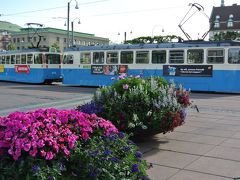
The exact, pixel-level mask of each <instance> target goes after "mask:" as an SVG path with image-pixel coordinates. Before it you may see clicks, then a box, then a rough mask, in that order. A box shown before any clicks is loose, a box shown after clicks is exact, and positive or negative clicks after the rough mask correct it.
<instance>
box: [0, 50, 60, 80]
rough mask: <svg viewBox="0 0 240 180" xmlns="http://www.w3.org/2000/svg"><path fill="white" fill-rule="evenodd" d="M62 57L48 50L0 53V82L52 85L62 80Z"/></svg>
mask: <svg viewBox="0 0 240 180" xmlns="http://www.w3.org/2000/svg"><path fill="white" fill-rule="evenodd" d="M61 57H62V55H61V54H60V53H57V52H49V51H48V49H45V48H44V49H27V50H21V51H20V50H17V51H2V52H0V80H3V81H14V82H24V83H51V82H53V81H59V80H61Z"/></svg>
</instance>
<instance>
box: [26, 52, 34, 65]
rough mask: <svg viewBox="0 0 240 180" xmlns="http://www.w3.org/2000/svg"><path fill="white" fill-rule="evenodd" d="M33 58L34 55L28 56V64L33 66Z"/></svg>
mask: <svg viewBox="0 0 240 180" xmlns="http://www.w3.org/2000/svg"><path fill="white" fill-rule="evenodd" d="M32 57H33V55H32V54H27V63H28V64H32V63H33V59H32Z"/></svg>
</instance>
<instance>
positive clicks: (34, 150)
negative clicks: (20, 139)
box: [29, 148, 38, 157]
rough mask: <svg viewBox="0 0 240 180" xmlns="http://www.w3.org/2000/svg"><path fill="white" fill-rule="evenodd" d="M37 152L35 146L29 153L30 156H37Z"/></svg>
mask: <svg viewBox="0 0 240 180" xmlns="http://www.w3.org/2000/svg"><path fill="white" fill-rule="evenodd" d="M37 152H38V151H37V149H36V148H34V149H33V150H31V151H29V154H30V156H32V157H36V154H37Z"/></svg>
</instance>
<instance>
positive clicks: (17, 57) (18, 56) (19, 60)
mask: <svg viewBox="0 0 240 180" xmlns="http://www.w3.org/2000/svg"><path fill="white" fill-rule="evenodd" d="M16 64H21V58H20V55H16Z"/></svg>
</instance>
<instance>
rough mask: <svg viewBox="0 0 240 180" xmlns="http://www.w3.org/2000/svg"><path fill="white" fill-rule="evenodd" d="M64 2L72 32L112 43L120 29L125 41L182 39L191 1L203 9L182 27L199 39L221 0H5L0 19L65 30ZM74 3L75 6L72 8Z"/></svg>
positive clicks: (231, 1) (234, 1)
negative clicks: (156, 37)
mask: <svg viewBox="0 0 240 180" xmlns="http://www.w3.org/2000/svg"><path fill="white" fill-rule="evenodd" d="M1 1H3V0H1ZM68 2H70V22H71V21H73V23H74V31H78V32H83V33H90V34H94V35H95V36H98V37H104V38H109V39H110V41H111V42H112V43H121V42H123V41H124V32H126V35H127V36H126V39H127V40H130V39H133V38H137V37H140V36H158V35H163V36H164V35H177V36H181V37H182V38H183V39H186V37H185V36H184V34H183V33H182V31H181V30H180V28H179V27H178V25H179V24H180V22H181V21H182V19H183V18H184V16H185V15H186V14H187V12H188V11H189V14H188V16H187V17H186V18H188V17H189V16H190V15H191V14H193V13H194V12H195V11H196V8H195V7H192V6H191V4H193V3H198V4H199V5H201V6H202V7H203V10H201V11H197V12H196V13H195V14H194V15H193V16H192V17H191V18H190V19H189V20H188V21H186V22H185V23H184V24H183V25H182V28H183V29H184V30H185V31H186V32H187V33H188V34H189V35H190V36H191V38H192V39H198V38H201V36H202V35H203V34H204V33H205V32H206V31H208V28H209V19H208V17H210V15H211V11H212V7H213V6H215V7H218V6H220V5H221V0H195V1H191V0H178V1H177V0H71V1H70V0H21V1H20V0H7V1H4V3H1V6H0V21H8V22H11V23H14V24H17V25H20V26H21V27H25V28H27V27H28V26H27V25H26V24H27V23H40V24H43V25H44V26H45V27H52V28H58V29H65V30H67V26H64V24H66V20H67V5H68ZM76 2H77V3H78V6H79V9H75V6H76ZM224 3H225V6H230V5H232V4H238V5H240V0H225V1H224ZM191 7H192V8H191ZM78 19H80V21H81V24H78ZM183 22H184V21H183ZM70 24H71V23H70ZM70 30H71V26H70Z"/></svg>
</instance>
